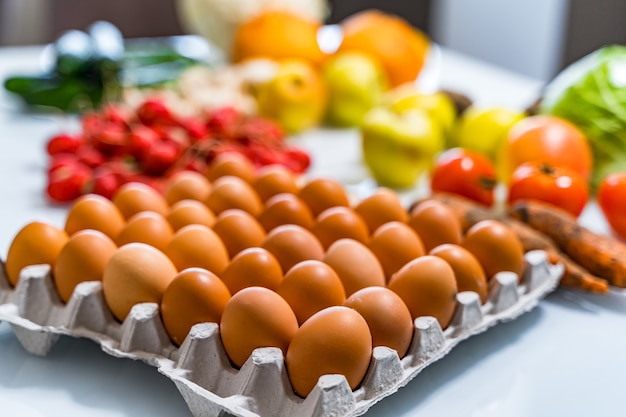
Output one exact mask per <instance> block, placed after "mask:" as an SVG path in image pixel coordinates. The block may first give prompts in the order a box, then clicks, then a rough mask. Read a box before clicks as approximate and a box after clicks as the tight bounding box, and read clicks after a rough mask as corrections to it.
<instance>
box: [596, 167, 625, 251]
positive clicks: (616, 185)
mask: <svg viewBox="0 0 626 417" xmlns="http://www.w3.org/2000/svg"><path fill="white" fill-rule="evenodd" d="M596 199H597V201H598V205H599V206H600V209H601V210H602V212H603V213H604V216H605V217H606V220H607V221H608V222H609V225H610V226H611V228H612V229H613V231H614V232H615V233H616V234H617V235H618V236H619V237H621V238H622V239H626V172H616V173H614V174H610V175H608V176H607V177H605V178H604V179H603V180H602V182H600V186H599V187H598V193H597V195H596Z"/></svg>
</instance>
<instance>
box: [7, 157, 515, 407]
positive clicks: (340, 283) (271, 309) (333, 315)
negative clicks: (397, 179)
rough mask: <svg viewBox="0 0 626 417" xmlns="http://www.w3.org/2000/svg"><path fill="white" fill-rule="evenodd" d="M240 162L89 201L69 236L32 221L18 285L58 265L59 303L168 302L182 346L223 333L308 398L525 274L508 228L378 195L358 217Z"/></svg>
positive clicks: (272, 172) (10, 267)
mask: <svg viewBox="0 0 626 417" xmlns="http://www.w3.org/2000/svg"><path fill="white" fill-rule="evenodd" d="M240 165H241V161H240V160H237V159H236V158H234V159H228V158H227V159H225V160H224V162H223V163H222V164H215V165H214V166H215V167H216V168H215V170H213V171H212V172H211V173H210V175H209V178H211V180H209V179H208V178H205V177H202V176H201V175H199V174H196V173H191V172H187V173H181V174H179V175H178V176H177V177H174V178H173V179H172V180H171V182H170V183H169V185H168V187H167V189H166V190H165V193H164V196H162V195H160V194H158V193H156V192H154V190H152V189H151V188H149V187H147V186H143V185H141V184H127V185H126V186H124V187H122V188H121V189H120V190H119V191H118V193H117V194H116V195H115V196H114V198H113V201H112V202H111V201H109V200H105V199H103V198H100V197H97V196H85V197H83V198H82V199H80V200H79V201H78V202H76V204H74V205H73V206H72V208H71V209H70V211H69V212H68V216H67V219H66V224H65V230H60V229H56V228H54V227H53V226H50V225H45V224H41V223H33V224H31V225H28V226H27V227H25V228H24V229H23V230H22V231H21V232H20V233H19V234H18V236H16V238H15V239H14V241H13V243H12V245H11V249H10V250H9V254H8V255H7V262H6V266H7V273H8V276H9V279H10V281H11V282H12V283H13V284H15V283H16V282H17V278H18V275H19V270H20V269H21V268H22V267H24V266H26V265H28V264H33V263H49V264H51V265H53V276H54V280H55V284H56V286H57V289H58V291H59V295H60V296H61V298H62V300H64V301H67V300H68V299H69V297H70V296H71V294H72V292H73V290H74V288H75V286H76V285H77V284H78V283H79V282H82V281H85V280H102V282H103V291H104V295H105V300H106V302H107V304H108V305H109V307H110V308H111V311H112V313H113V314H114V316H115V317H116V318H117V319H119V320H123V319H124V318H125V317H126V315H127V314H128V312H129V311H130V309H131V308H132V306H133V305H134V304H136V303H138V302H156V303H159V304H160V306H161V312H162V317H163V322H164V326H165V328H166V330H167V332H168V334H169V335H170V337H171V339H172V341H173V342H174V343H176V344H180V343H181V342H182V341H183V340H184V338H185V337H186V335H187V333H188V331H189V329H190V328H191V326H192V325H193V324H195V323H198V322H203V321H214V322H217V323H219V324H220V332H221V338H222V341H223V344H224V348H225V351H226V352H227V354H228V356H229V358H230V359H231V360H232V362H233V363H234V364H235V365H236V366H241V365H242V364H243V362H245V360H246V359H247V358H248V357H249V355H250V353H251V352H252V350H253V349H254V348H256V347H262V346H277V347H280V348H281V349H282V350H283V352H284V353H285V356H286V363H287V368H288V372H289V375H290V378H291V379H292V384H293V386H294V389H295V391H296V392H297V393H298V394H300V395H302V396H306V394H308V392H309V391H310V389H312V387H313V386H314V385H315V383H316V382H317V378H318V377H319V376H321V375H323V374H325V373H342V374H344V375H346V377H347V379H348V381H349V383H350V385H351V387H352V388H355V387H356V386H357V385H358V384H359V383H360V381H361V379H362V377H363V376H364V374H365V372H366V370H367V366H368V364H369V360H370V355H371V349H372V346H378V345H384V346H389V347H391V348H393V349H396V350H397V351H398V354H399V355H400V356H403V355H404V354H405V353H406V351H407V349H408V347H409V344H410V342H411V337H412V320H413V319H414V318H415V317H418V316H423V315H430V316H434V317H436V318H437V319H438V320H439V322H440V324H441V326H442V327H444V328H445V327H446V326H447V325H448V323H449V321H450V319H451V317H452V314H453V312H454V307H455V301H454V295H455V294H456V292H457V291H465V290H471V291H476V292H478V293H479V295H480V296H481V298H482V299H483V300H484V299H485V297H486V291H487V277H491V276H492V275H494V274H495V273H496V272H498V271H499V270H512V271H514V272H518V273H521V268H522V267H523V254H522V251H521V245H519V242H517V241H516V237H515V236H514V235H513V234H512V233H511V232H510V231H509V230H508V229H507V228H506V226H504V225H502V224H500V223H497V222H486V223H483V224H481V225H477V227H475V228H473V229H470V230H469V231H468V232H467V234H465V235H463V236H462V235H461V228H460V224H459V221H458V219H457V218H456V217H455V216H454V215H453V214H452V213H451V212H450V211H449V209H447V208H446V207H445V206H442V205H440V204H437V203H436V202H434V201H427V202H423V203H421V204H419V205H418V206H416V207H415V208H414V209H413V211H412V212H411V213H407V212H406V210H405V209H404V208H403V207H402V205H401V204H400V201H399V199H398V196H397V195H396V194H395V193H393V192H391V191H389V190H385V189H381V190H378V191H377V192H376V193H374V194H373V195H372V196H371V197H369V198H366V199H364V200H362V201H359V202H357V203H355V204H352V205H351V204H350V201H349V198H348V196H347V194H346V192H345V190H344V189H343V187H342V186H341V185H339V184H338V183H336V182H335V181H332V180H329V179H315V180H311V181H308V182H307V183H305V184H303V185H301V186H300V185H298V184H297V182H296V181H295V179H294V178H293V177H290V176H289V175H290V174H289V173H288V172H287V171H285V170H281V169H280V168H277V167H271V168H267V169H266V170H265V171H263V172H259V174H258V175H257V176H248V178H244V177H245V175H242V174H241V169H240V168H241V167H240ZM238 170H239V171H238ZM234 174H236V175H234ZM478 226H480V227H478ZM37 245H38V246H37ZM44 246H45V247H44ZM357 312H358V313H357ZM342 338H344V339H345V340H340V339H342ZM337 346H343V347H344V348H343V350H341V349H339V350H338V349H337ZM363 352H367V353H366V354H364V353H363Z"/></svg>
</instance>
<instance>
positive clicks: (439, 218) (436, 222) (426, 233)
mask: <svg viewBox="0 0 626 417" xmlns="http://www.w3.org/2000/svg"><path fill="white" fill-rule="evenodd" d="M409 226H411V228H412V229H413V230H415V232H417V234H418V235H419V237H420V238H421V239H422V243H423V244H424V248H425V249H426V251H431V250H432V249H433V248H435V247H437V246H439V245H442V244H444V243H452V244H455V245H458V244H460V243H461V234H462V228H461V221H460V220H459V218H458V217H457V216H456V215H455V214H454V212H453V211H452V210H451V209H450V208H449V207H448V206H446V205H445V204H443V203H440V202H439V201H435V200H426V201H423V202H421V203H419V204H418V205H417V206H415V207H414V208H413V210H411V214H410V218H409Z"/></svg>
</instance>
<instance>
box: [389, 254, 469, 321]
mask: <svg viewBox="0 0 626 417" xmlns="http://www.w3.org/2000/svg"><path fill="white" fill-rule="evenodd" d="M388 288H389V289H390V290H391V291H393V292H395V293H396V294H398V295H399V296H400V298H402V300H403V301H404V303H405V304H406V306H407V307H408V308H409V311H410V312H411V317H412V318H413V319H416V318H417V317H421V316H432V317H435V318H436V319H437V321H439V324H440V325H441V328H442V329H445V328H446V327H448V324H450V320H452V315H453V314H454V309H455V307H456V293H457V288H456V280H455V278H454V270H453V269H452V267H451V266H450V265H449V264H448V263H447V262H446V261H444V260H443V259H441V258H439V257H437V256H431V255H425V256H422V257H420V258H417V259H414V260H412V261H411V262H409V263H407V264H406V265H404V266H403V267H402V269H400V270H399V271H398V272H397V273H395V274H394V276H393V277H392V278H391V280H390V281H389V284H388Z"/></svg>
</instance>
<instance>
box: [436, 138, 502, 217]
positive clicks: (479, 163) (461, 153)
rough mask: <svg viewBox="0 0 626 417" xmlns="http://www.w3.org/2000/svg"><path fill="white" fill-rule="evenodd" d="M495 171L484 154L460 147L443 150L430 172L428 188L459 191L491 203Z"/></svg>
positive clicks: (463, 194) (485, 202) (476, 199)
mask: <svg viewBox="0 0 626 417" xmlns="http://www.w3.org/2000/svg"><path fill="white" fill-rule="evenodd" d="M495 185H496V171H495V168H494V167H493V164H492V163H491V161H490V160H489V159H488V158H487V157H486V156H484V155H482V154H479V153H477V152H473V151H468V150H465V149H462V148H452V149H448V150H447V151H445V152H443V153H442V154H441V155H440V156H439V158H437V161H436V162H435V167H434V169H433V172H432V176H431V180H430V188H431V190H432V191H433V192H446V193H454V194H458V195H461V196H463V197H466V198H469V199H472V200H475V201H477V202H479V203H482V204H484V205H486V206H491V205H492V204H493V189H494V187H495Z"/></svg>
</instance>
